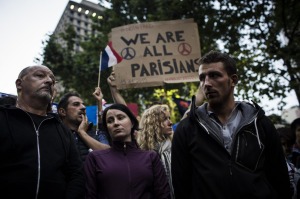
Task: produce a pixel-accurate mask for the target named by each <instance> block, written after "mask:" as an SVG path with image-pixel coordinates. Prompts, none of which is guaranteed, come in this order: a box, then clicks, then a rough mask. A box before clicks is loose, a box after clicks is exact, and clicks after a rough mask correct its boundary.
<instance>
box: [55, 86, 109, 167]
mask: <svg viewBox="0 0 300 199" xmlns="http://www.w3.org/2000/svg"><path fill="white" fill-rule="evenodd" d="M99 89H100V88H99ZM99 89H97V88H96V90H95V92H94V93H93V94H94V96H95V97H96V99H98V98H99V101H100V102H99V103H102V97H98V96H100V94H101V95H102V93H101V90H99ZM57 112H58V114H59V117H60V118H61V120H62V122H63V123H64V125H65V126H66V127H68V128H69V129H70V130H71V132H72V134H73V136H74V139H75V143H76V146H77V149H78V151H79V154H80V156H81V160H82V161H84V160H85V157H86V156H87V154H88V153H89V151H91V150H95V149H106V148H109V146H108V145H106V144H103V143H101V142H99V141H98V138H97V134H96V131H95V130H93V129H92V127H93V125H92V123H89V122H88V118H87V115H86V107H85V104H84V102H83V100H82V99H81V97H80V95H79V94H78V93H77V92H68V93H66V94H64V95H63V96H62V97H61V99H60V101H59V103H58V106H57Z"/></svg>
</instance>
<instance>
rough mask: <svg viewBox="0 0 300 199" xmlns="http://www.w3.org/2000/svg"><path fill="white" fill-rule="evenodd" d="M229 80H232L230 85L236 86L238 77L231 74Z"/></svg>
mask: <svg viewBox="0 0 300 199" xmlns="http://www.w3.org/2000/svg"><path fill="white" fill-rule="evenodd" d="M231 80H232V85H233V86H236V85H237V83H238V81H239V78H238V76H237V75H236V74H234V75H231Z"/></svg>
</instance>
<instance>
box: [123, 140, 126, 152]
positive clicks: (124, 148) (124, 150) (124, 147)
mask: <svg viewBox="0 0 300 199" xmlns="http://www.w3.org/2000/svg"><path fill="white" fill-rule="evenodd" d="M123 152H124V155H126V143H125V142H124V146H123Z"/></svg>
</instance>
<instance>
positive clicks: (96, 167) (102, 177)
mask: <svg viewBox="0 0 300 199" xmlns="http://www.w3.org/2000/svg"><path fill="white" fill-rule="evenodd" d="M84 170H85V174H86V181H87V183H86V190H87V194H86V199H100V198H109V199H167V198H169V197H170V189H169V184H168V181H167V176H166V173H165V170H164V168H163V165H162V163H161V161H160V158H159V155H158V154H157V153H156V152H155V151H145V150H141V149H138V148H137V146H136V143H134V142H125V143H124V142H113V143H112V148H110V149H106V150H95V151H92V152H90V153H89V154H88V156H87V158H86V160H85V162H84Z"/></svg>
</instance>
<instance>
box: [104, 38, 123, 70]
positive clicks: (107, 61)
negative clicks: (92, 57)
mask: <svg viewBox="0 0 300 199" xmlns="http://www.w3.org/2000/svg"><path fill="white" fill-rule="evenodd" d="M121 61H122V57H121V56H120V55H119V54H118V53H117V52H116V51H115V49H113V47H112V42H111V41H110V42H109V43H108V44H107V46H106V48H105V50H104V52H103V53H102V52H101V55H100V71H103V70H106V69H108V67H111V66H113V65H116V64H118V63H120V62H121Z"/></svg>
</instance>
